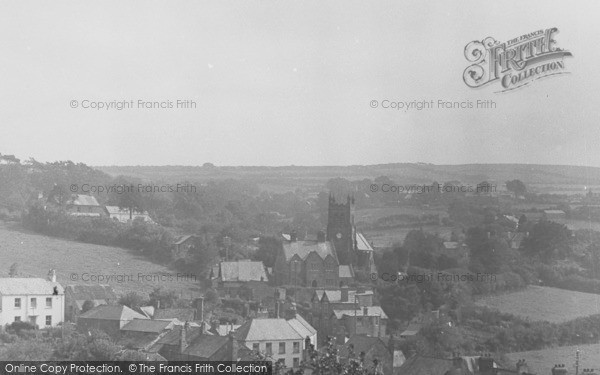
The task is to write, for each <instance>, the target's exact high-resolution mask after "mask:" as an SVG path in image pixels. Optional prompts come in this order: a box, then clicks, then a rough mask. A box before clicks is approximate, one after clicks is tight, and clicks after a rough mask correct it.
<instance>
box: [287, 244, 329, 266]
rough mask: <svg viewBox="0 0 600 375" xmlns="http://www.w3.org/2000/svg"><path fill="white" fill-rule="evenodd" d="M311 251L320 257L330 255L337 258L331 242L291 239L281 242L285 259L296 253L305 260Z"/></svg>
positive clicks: (289, 258)
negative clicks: (290, 240) (291, 240)
mask: <svg viewBox="0 0 600 375" xmlns="http://www.w3.org/2000/svg"><path fill="white" fill-rule="evenodd" d="M312 252H315V253H317V255H319V256H320V257H321V258H322V259H325V258H326V257H327V256H328V255H331V256H332V257H333V258H334V259H336V260H337V255H336V253H335V250H334V249H333V246H332V245H331V242H329V241H325V242H317V241H293V242H284V243H283V253H284V255H285V260H286V261H288V262H289V261H290V260H291V259H292V257H293V256H294V255H298V256H299V257H300V259H302V260H305V259H306V257H308V255H309V254H310V253H312Z"/></svg>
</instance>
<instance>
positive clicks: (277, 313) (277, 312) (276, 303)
mask: <svg viewBox="0 0 600 375" xmlns="http://www.w3.org/2000/svg"><path fill="white" fill-rule="evenodd" d="M275 318H277V319H279V301H275Z"/></svg>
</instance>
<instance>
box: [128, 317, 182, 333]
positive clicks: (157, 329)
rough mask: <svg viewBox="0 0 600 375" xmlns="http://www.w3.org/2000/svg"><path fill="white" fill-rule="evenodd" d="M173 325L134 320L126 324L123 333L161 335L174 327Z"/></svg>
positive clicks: (170, 323) (166, 322)
mask: <svg viewBox="0 0 600 375" xmlns="http://www.w3.org/2000/svg"><path fill="white" fill-rule="evenodd" d="M172 326H173V323H172V322H169V321H164V320H149V319H133V320H132V321H130V322H129V323H127V324H125V325H124V326H123V328H121V330H122V331H131V332H146V333H161V332H162V331H164V330H165V329H168V328H169V327H172Z"/></svg>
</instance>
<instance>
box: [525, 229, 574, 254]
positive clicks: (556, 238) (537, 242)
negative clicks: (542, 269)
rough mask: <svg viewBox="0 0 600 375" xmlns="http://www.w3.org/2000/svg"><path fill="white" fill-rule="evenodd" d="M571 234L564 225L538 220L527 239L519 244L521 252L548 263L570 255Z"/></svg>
mask: <svg viewBox="0 0 600 375" xmlns="http://www.w3.org/2000/svg"><path fill="white" fill-rule="evenodd" d="M572 238H573V237H572V232H571V231H570V230H569V229H568V228H567V227H566V226H565V225H564V224H559V223H555V222H553V221H548V220H540V221H539V222H537V223H536V224H535V225H534V226H533V227H532V228H531V230H530V232H529V237H527V238H525V239H524V240H523V242H521V247H522V249H523V251H524V252H525V253H526V254H528V255H530V256H536V257H539V258H540V259H541V260H542V261H544V262H546V263H549V262H551V261H553V260H555V259H559V258H564V257H565V256H567V255H569V254H571V253H572V245H573V241H572Z"/></svg>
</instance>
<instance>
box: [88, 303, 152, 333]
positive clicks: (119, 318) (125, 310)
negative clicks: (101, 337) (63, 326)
mask: <svg viewBox="0 0 600 375" xmlns="http://www.w3.org/2000/svg"><path fill="white" fill-rule="evenodd" d="M134 319H148V318H147V317H146V316H144V315H142V314H140V313H138V312H135V311H133V310H132V309H130V308H129V307H127V306H122V305H100V306H96V307H94V308H93V309H91V310H89V311H86V312H84V313H83V314H81V315H79V317H78V318H77V330H78V331H80V332H88V331H90V330H93V329H98V330H100V331H104V332H106V333H107V334H108V335H109V336H111V337H113V338H116V337H119V336H120V333H121V329H122V328H123V327H124V326H125V325H126V324H128V323H129V322H130V321H132V320H134Z"/></svg>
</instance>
